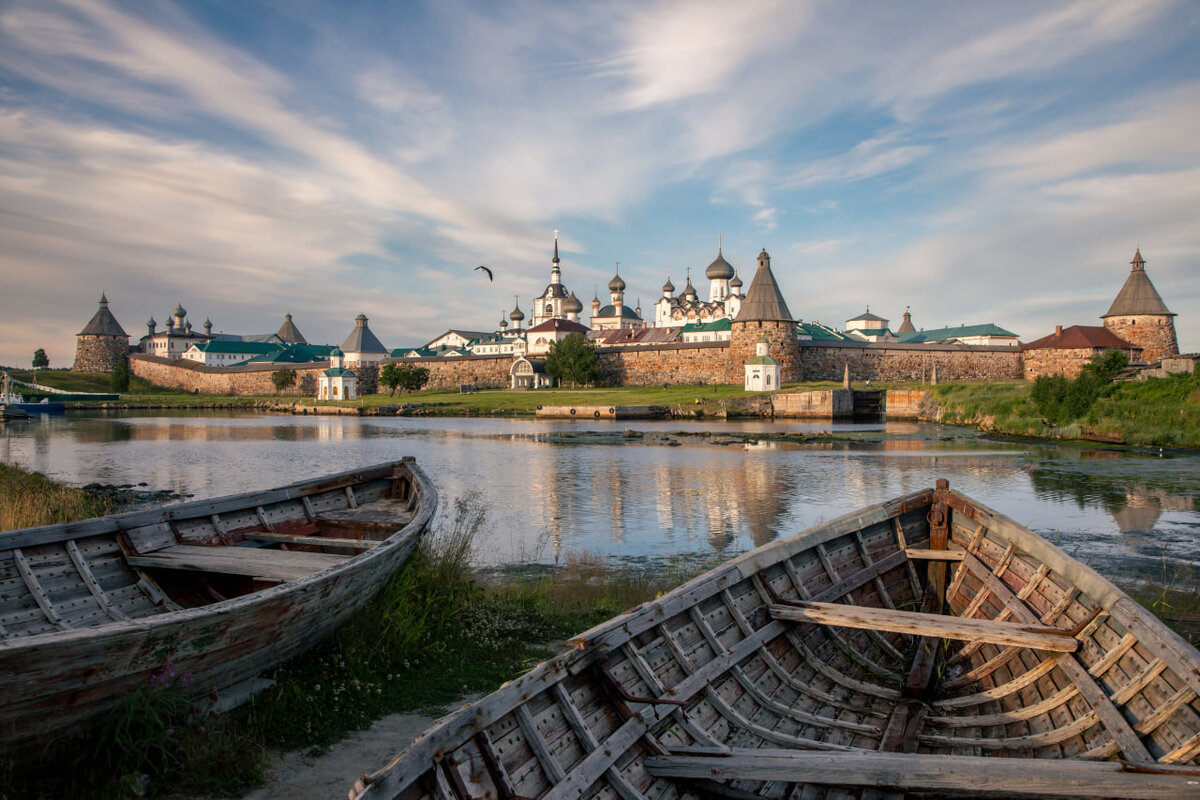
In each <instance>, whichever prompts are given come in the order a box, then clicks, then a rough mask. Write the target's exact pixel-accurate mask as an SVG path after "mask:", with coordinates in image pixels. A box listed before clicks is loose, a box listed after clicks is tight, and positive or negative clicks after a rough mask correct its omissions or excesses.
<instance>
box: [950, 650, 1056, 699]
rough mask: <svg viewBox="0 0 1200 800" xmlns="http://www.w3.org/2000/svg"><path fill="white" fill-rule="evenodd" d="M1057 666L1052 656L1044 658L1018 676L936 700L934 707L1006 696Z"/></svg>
mask: <svg viewBox="0 0 1200 800" xmlns="http://www.w3.org/2000/svg"><path fill="white" fill-rule="evenodd" d="M1056 666H1058V662H1057V661H1056V660H1055V659H1054V658H1053V657H1051V658H1046V659H1045V660H1043V661H1042V663H1040V664H1038V665H1037V666H1036V667H1034V668H1033V669H1031V670H1027V671H1025V672H1024V673H1022V674H1021V675H1020V676H1018V677H1016V678H1013V679H1012V680H1010V681H1005V682H1004V683H1001V684H1000V685H998V686H993V687H992V688H990V689H984V690H983V691H982V692H976V693H975V694H969V695H964V696H963V697H954V698H951V699H949V700H938V701H937V702H935V703H934V704H933V707H934V708H939V709H941V708H966V707H969V706H977V705H981V704H983V703H987V702H991V701H993V700H999V699H1000V698H1002V697H1008V696H1009V695H1010V694H1012V693H1014V692H1018V691H1020V690H1021V689H1024V688H1025V687H1026V686H1029V685H1031V684H1033V683H1035V682H1036V681H1037V680H1038V678H1040V677H1042V676H1043V675H1047V674H1049V673H1050V671H1051V670H1053V669H1054V668H1055V667H1056Z"/></svg>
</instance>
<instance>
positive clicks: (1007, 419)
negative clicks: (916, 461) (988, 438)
mask: <svg viewBox="0 0 1200 800" xmlns="http://www.w3.org/2000/svg"><path fill="white" fill-rule="evenodd" d="M1032 388H1033V384H1032V383H1030V382H1027V381H1012V382H997V383H947V384H942V385H940V386H936V387H933V395H934V397H935V398H936V399H937V401H938V403H939V404H940V405H941V406H942V408H943V409H944V410H945V416H944V418H943V420H942V421H943V422H947V423H957V424H970V425H980V426H981V427H983V428H985V429H987V430H992V431H995V432H998V433H1006V434H1011V435H1016V436H1036V437H1043V438H1053V439H1090V440H1094V441H1102V442H1113V443H1118V444H1128V445H1138V446H1150V447H1200V376H1194V375H1172V376H1170V377H1167V378H1150V379H1149V380H1146V381H1134V382H1128V383H1119V384H1116V385H1115V386H1114V387H1113V388H1112V391H1111V394H1109V395H1108V396H1105V397H1100V398H1099V399H1097V400H1096V401H1095V403H1094V404H1093V405H1092V406H1091V408H1089V409H1088V410H1087V411H1086V412H1085V413H1084V414H1083V415H1082V416H1080V417H1078V418H1076V419H1073V420H1071V421H1069V422H1067V423H1065V424H1061V425H1053V424H1050V423H1049V422H1047V421H1046V419H1045V418H1044V415H1043V414H1042V411H1041V409H1040V408H1039V407H1038V405H1037V404H1036V403H1035V402H1034V400H1033V398H1032V396H1031V394H1032Z"/></svg>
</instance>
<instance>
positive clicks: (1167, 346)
mask: <svg viewBox="0 0 1200 800" xmlns="http://www.w3.org/2000/svg"><path fill="white" fill-rule="evenodd" d="M1104 327H1106V328H1108V329H1109V330H1110V331H1112V332H1113V333H1115V334H1116V335H1117V336H1120V337H1121V338H1122V339H1124V340H1125V341H1127V342H1132V343H1133V344H1136V345H1138V346H1140V347H1141V348H1142V359H1143V360H1144V361H1146V362H1147V363H1149V364H1154V363H1156V362H1158V361H1159V360H1160V359H1162V357H1163V356H1173V355H1177V354H1178V353H1179V340H1178V338H1176V335H1175V321H1174V319H1173V318H1172V317H1169V316H1165V315H1158V314H1155V315H1149V314H1147V315H1131V316H1120V317H1106V318H1105V319H1104Z"/></svg>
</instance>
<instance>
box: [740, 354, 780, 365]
mask: <svg viewBox="0 0 1200 800" xmlns="http://www.w3.org/2000/svg"><path fill="white" fill-rule="evenodd" d="M746 363H747V364H752V365H757V364H765V365H767V366H778V365H779V362H778V361H776V360H775V359H773V358H771V357H770V356H755V357H754V358H752V359H750V360H749V361H747V362H746Z"/></svg>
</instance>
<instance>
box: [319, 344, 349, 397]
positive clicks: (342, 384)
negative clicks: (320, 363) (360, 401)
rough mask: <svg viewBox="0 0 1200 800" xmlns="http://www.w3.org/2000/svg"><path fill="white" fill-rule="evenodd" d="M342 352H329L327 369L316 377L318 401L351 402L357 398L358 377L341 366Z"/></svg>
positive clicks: (334, 349) (336, 349) (337, 350)
mask: <svg viewBox="0 0 1200 800" xmlns="http://www.w3.org/2000/svg"><path fill="white" fill-rule="evenodd" d="M343 357H344V356H343V354H342V351H341V350H340V349H338V348H336V347H335V348H333V350H331V351H330V352H329V369H327V370H323V371H322V372H321V374H320V375H318V376H317V399H318V400H353V399H354V398H355V397H358V376H357V375H355V374H354V372H353V371H352V370H349V369H346V368H345V367H343V366H342V359H343Z"/></svg>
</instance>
